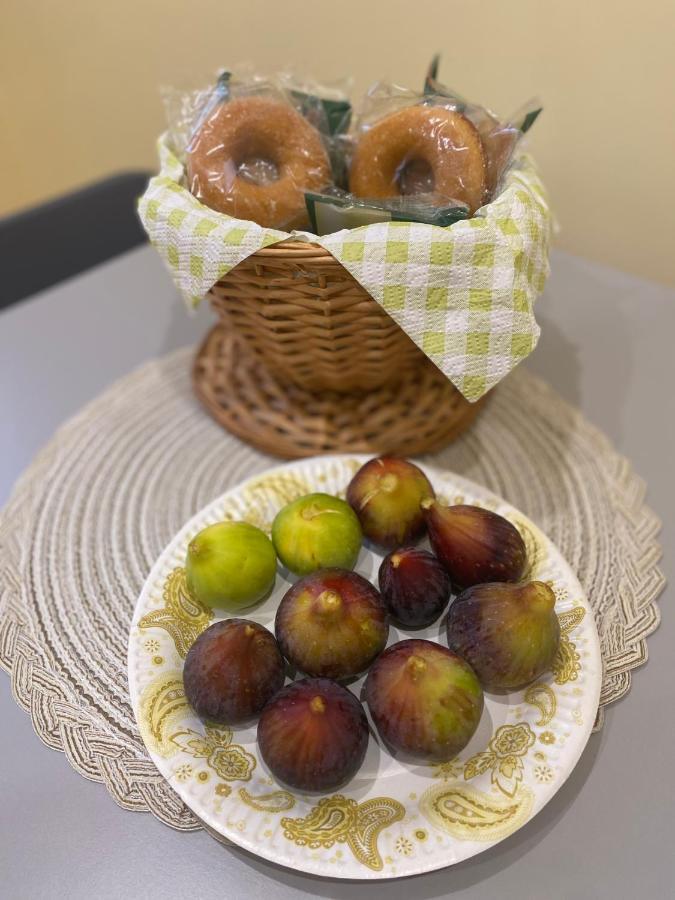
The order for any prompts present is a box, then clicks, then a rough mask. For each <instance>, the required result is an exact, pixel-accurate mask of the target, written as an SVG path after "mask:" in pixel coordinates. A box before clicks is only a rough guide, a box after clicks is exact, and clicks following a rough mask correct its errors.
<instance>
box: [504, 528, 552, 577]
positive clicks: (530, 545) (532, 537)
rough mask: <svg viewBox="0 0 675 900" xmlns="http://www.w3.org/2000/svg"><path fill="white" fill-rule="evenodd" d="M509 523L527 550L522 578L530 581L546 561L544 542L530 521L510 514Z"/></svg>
mask: <svg viewBox="0 0 675 900" xmlns="http://www.w3.org/2000/svg"><path fill="white" fill-rule="evenodd" d="M511 523H512V524H513V525H515V527H516V528H517V529H518V531H519V532H520V536H521V537H522V539H523V541H524V542H525V550H526V551H527V566H526V568H525V572H524V573H523V578H522V580H523V581H531V580H532V579H533V578H536V577H537V572H538V571H539V570H540V569H541V567H542V566H543V565H544V562H545V561H546V544H545V542H544V539H543V538H542V537H540V535H539V533H538V531H537V529H536V528H535V527H534V526H533V525H532V524H531V523H530V522H526V521H524V520H523V519H521V518H519V517H518V516H512V517H511Z"/></svg>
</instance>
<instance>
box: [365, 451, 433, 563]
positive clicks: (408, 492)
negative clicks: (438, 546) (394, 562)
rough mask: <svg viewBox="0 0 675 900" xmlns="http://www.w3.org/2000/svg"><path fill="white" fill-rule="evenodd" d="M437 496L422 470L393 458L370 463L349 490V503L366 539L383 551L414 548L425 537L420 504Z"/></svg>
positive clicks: (403, 460) (370, 461)
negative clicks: (407, 546) (408, 546)
mask: <svg viewBox="0 0 675 900" xmlns="http://www.w3.org/2000/svg"><path fill="white" fill-rule="evenodd" d="M435 496H436V495H435V493H434V489H433V487H432V486H431V483H430V481H429V479H428V478H427V476H426V475H425V474H424V472H422V470H421V469H419V468H418V467H417V466H416V465H414V464H413V463H411V462H408V460H406V459H398V458H397V457H393V456H380V457H377V458H376V459H371V460H369V461H368V462H367V463H365V464H364V465H363V466H361V468H360V469H359V470H358V472H357V473H356V474H355V475H354V477H353V478H352V480H351V481H350V482H349V486H348V487H347V503H349V505H350V506H351V507H352V508H353V510H354V512H355V513H356V515H357V516H358V517H359V521H360V522H361V528H362V529H363V533H364V535H365V536H366V537H367V538H368V540H369V541H371V542H372V543H373V544H375V545H376V546H378V547H381V548H383V549H384V550H395V549H396V548H397V547H403V546H404V545H408V544H414V543H415V542H416V541H418V540H420V538H422V537H423V536H424V532H425V530H426V526H425V522H424V512H423V510H422V509H421V506H420V504H421V503H422V501H423V500H428V499H433V498H434V497H435Z"/></svg>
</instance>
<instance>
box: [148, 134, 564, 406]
mask: <svg viewBox="0 0 675 900" xmlns="http://www.w3.org/2000/svg"><path fill="white" fill-rule="evenodd" d="M159 153H160V163H161V171H160V174H159V175H157V176H156V177H154V178H151V179H150V182H149V184H148V187H147V189H146V191H145V194H144V195H143V196H142V197H141V199H140V201H139V207H138V208H139V214H140V217H141V220H142V222H143V225H144V227H145V229H146V231H147V232H148V235H149V237H150V240H151V242H152V244H153V245H154V246H155V248H156V249H157V250H158V252H159V254H160V256H161V257H162V259H164V261H165V263H166V264H167V266H168V268H169V271H170V272H171V275H172V277H173V280H174V282H175V283H176V286H177V287H178V288H179V290H180V291H181V293H182V294H183V296H184V297H185V298H186V300H187V301H188V303H189V304H190V305H195V304H197V303H198V302H199V301H200V300H201V299H202V297H203V296H204V295H205V294H206V293H207V292H208V291H209V289H210V288H211V287H212V286H213V284H215V282H216V281H218V280H219V279H220V278H222V277H223V276H224V275H225V274H226V273H227V272H229V270H230V269H231V268H233V267H234V266H236V265H237V264H238V263H240V262H241V261H242V260H243V259H245V258H246V257H247V256H249V255H250V254H251V253H255V251H256V250H259V249H261V248H262V247H267V246H269V245H270V244H275V243H277V242H279V241H283V240H287V239H288V238H293V239H295V240H310V241H314V242H316V243H317V244H320V245H321V246H323V247H325V248H326V250H328V251H329V252H330V253H332V254H333V256H334V257H335V258H336V259H337V260H339V262H340V263H341V264H342V265H343V266H344V267H345V268H346V269H347V270H348V271H349V272H351V274H352V275H353V276H354V278H355V279H356V280H357V281H358V282H359V283H360V284H361V285H362V286H363V287H364V288H365V289H366V290H367V291H368V293H369V294H370V295H371V296H372V297H373V298H374V299H375V300H376V301H377V302H378V303H379V304H380V305H381V306H382V307H383V309H385V310H386V312H387V313H388V314H389V315H390V316H391V317H392V318H393V319H394V320H395V321H396V322H397V323H398V325H400V327H401V328H402V329H403V330H404V331H405V332H406V333H407V334H408V335H409V336H410V337H411V338H412V340H413V341H414V342H415V343H416V344H417V346H418V347H420V349H421V350H422V351H423V352H424V353H425V354H426V355H427V356H428V357H429V358H430V359H431V360H432V361H433V362H434V363H435V364H436V365H437V366H438V368H439V369H440V370H441V371H442V372H443V373H444V374H445V376H446V377H447V378H448V379H449V380H450V381H451V382H452V383H453V384H454V385H455V387H457V388H458V389H459V390H460V391H461V393H462V394H463V395H464V396H465V397H466V398H467V400H470V401H476V400H478V399H479V398H480V397H482V396H483V394H485V393H486V392H487V391H488V390H489V389H490V388H491V387H493V386H494V385H495V384H497V382H499V381H500V380H501V379H502V378H503V377H504V376H505V375H507V374H508V373H509V372H510V371H511V369H513V368H514V366H516V365H517V364H518V363H519V362H520V361H521V360H522V359H524V358H525V357H526V356H528V354H529V353H531V352H532V350H533V349H534V347H535V346H536V344H537V340H538V338H539V326H538V325H537V322H536V320H535V318H534V301H535V300H536V298H537V296H538V294H539V293H540V292H541V291H542V290H543V287H544V283H545V281H546V278H547V276H548V272H549V266H548V248H549V239H550V232H551V222H552V217H551V213H550V210H549V206H548V202H547V198H546V194H545V191H544V188H543V185H542V183H541V181H540V179H539V176H538V174H537V172H536V169H535V167H534V163H533V162H532V160H531V159H530V157H528V156H527V155H523V156H521V157H519V158H518V160H516V162H515V164H514V165H513V166H512V167H511V169H510V171H509V172H508V174H507V177H506V181H505V185H504V188H503V189H502V191H501V193H500V194H499V196H498V197H497V198H496V199H495V200H494V201H493V202H492V203H489V204H487V205H486V206H484V207H482V208H481V209H479V210H478V211H477V213H476V215H475V216H474V217H473V218H471V219H467V220H464V221H460V222H455V223H454V224H453V225H449V226H448V227H446V228H439V227H438V226H435V225H423V224H420V223H414V222H410V223H408V222H384V223H381V224H376V225H365V226H363V227H361V228H354V229H352V230H344V231H339V232H336V233H335V234H329V235H324V236H323V237H316V235H312V234H310V233H308V232H304V231H303V232H299V231H294V232H291V233H290V234H289V233H288V232H284V231H276V230H274V229H270V228H261V227H260V226H259V225H256V224H255V223H254V222H248V221H243V220H241V219H234V218H232V217H230V216H226V215H223V214H222V213H218V212H214V211H213V210H211V209H208V207H206V206H203V205H202V204H201V203H200V202H199V201H198V200H197V199H195V198H194V197H193V196H192V195H191V194H190V192H189V191H188V189H187V188H186V187H185V171H184V168H183V165H182V164H181V162H180V161H179V160H178V159H177V158H176V156H175V155H174V154H173V152H172V150H171V148H170V146H169V145H168V142H167V139H166V136H164V137H162V138H160V141H159Z"/></svg>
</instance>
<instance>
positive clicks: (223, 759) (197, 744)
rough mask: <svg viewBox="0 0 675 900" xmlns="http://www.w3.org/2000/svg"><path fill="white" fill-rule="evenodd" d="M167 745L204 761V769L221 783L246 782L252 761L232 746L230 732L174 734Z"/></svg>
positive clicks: (210, 730) (211, 730)
mask: <svg viewBox="0 0 675 900" xmlns="http://www.w3.org/2000/svg"><path fill="white" fill-rule="evenodd" d="M171 741H172V742H173V743H174V744H175V745H176V747H180V749H181V750H183V751H184V752H185V753H189V754H190V756H194V757H195V759H205V760H206V764H207V766H209V767H210V768H211V769H213V771H214V772H215V773H216V774H217V775H218V776H220V778H222V779H223V781H250V780H251V774H252V772H253V770H254V769H255V767H256V758H255V756H253V755H252V754H251V753H249V752H248V751H247V750H244V748H243V747H241V746H240V745H239V744H233V743H232V729H230V728H220V727H218V728H216V727H214V726H211V725H207V726H206V733H205V734H200V733H199V732H198V731H192V729H190V728H188V729H187V731H177V732H175V733H174V734H172V735H171Z"/></svg>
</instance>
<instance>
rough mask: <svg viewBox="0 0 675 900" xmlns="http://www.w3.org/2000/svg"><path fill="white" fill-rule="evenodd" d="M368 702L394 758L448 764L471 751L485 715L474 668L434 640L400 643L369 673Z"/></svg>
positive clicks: (366, 689) (384, 654) (376, 663)
mask: <svg viewBox="0 0 675 900" xmlns="http://www.w3.org/2000/svg"><path fill="white" fill-rule="evenodd" d="M365 699H366V703H367V704H368V708H369V710H370V714H371V716H372V718H373V721H374V722H375V725H376V727H377V730H378V732H379V734H380V737H381V738H382V740H383V741H384V743H385V744H386V745H387V747H388V748H389V749H390V750H391V751H392V753H393V754H394V755H398V754H403V755H404V756H407V757H412V758H415V759H421V760H425V761H427V762H447V761H448V760H450V759H452V758H453V757H454V756H456V755H457V754H458V753H459V752H460V751H461V750H463V749H464V747H466V745H467V744H468V743H469V741H470V740H471V738H472V737H473V735H474V732H475V731H476V729H477V728H478V723H479V722H480V717H481V714H482V712H483V691H482V689H481V686H480V683H479V681H478V679H477V677H476V675H475V673H474V672H473V670H472V669H471V667H470V666H469V664H468V663H467V662H466V661H465V660H463V659H462V658H461V657H459V656H457V655H456V654H455V653H453V652H452V651H449V650H446V648H445V647H442V646H441V645H440V644H435V643H433V642H432V641H426V640H419V639H415V638H413V639H410V640H406V641H399V643H397V644H394V645H393V646H391V647H389V648H388V649H387V650H385V652H384V653H383V654H382V655H381V656H380V657H379V659H378V660H377V661H376V662H375V664H374V665H373V666H372V668H371V669H370V671H369V672H368V677H367V679H366V684H365Z"/></svg>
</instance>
